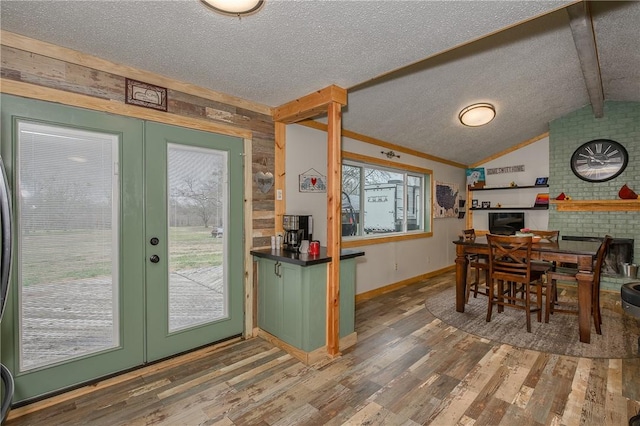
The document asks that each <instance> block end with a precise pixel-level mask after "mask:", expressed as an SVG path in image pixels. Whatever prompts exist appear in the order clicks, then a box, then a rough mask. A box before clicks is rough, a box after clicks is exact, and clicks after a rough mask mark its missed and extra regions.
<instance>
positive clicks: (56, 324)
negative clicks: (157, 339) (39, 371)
mask: <svg viewBox="0 0 640 426" xmlns="http://www.w3.org/2000/svg"><path fill="white" fill-rule="evenodd" d="M17 148H18V149H17V152H18V154H17V158H18V164H17V170H18V182H17V186H16V190H17V194H18V205H17V207H18V208H17V211H18V213H17V215H18V221H19V226H18V227H17V228H16V229H18V230H19V236H18V250H17V252H18V282H19V284H18V290H19V299H20V304H19V309H20V316H19V318H20V319H19V322H20V344H19V346H20V370H21V371H26V370H30V369H33V368H35V367H41V366H45V365H50V364H54V363H59V362H62V361H65V360H69V359H72V358H76V357H79V356H84V355H87V354H91V353H95V352H98V351H102V350H105V349H108V348H113V347H116V346H118V345H119V325H118V324H119V321H118V318H119V316H118V312H119V308H118V262H117V259H118V255H117V254H118V250H117V247H118V245H117V244H118V234H117V230H118V211H119V205H118V198H119V193H118V175H117V172H116V171H117V158H118V137H117V136H115V135H111V134H103V133H97V132H91V131H85V130H79V129H73V128H65V127H58V126H51V125H44V124H40V123H34V122H27V121H20V122H19V123H18V144H17Z"/></svg>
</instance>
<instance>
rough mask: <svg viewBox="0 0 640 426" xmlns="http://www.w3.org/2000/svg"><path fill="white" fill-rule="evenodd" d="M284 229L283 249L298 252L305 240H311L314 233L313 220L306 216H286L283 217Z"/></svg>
mask: <svg viewBox="0 0 640 426" xmlns="http://www.w3.org/2000/svg"><path fill="white" fill-rule="evenodd" d="M282 229H284V244H283V247H282V248H283V249H284V250H289V251H298V249H299V248H300V243H301V242H302V241H303V240H311V236H312V233H313V218H312V216H309V215H306V216H301V215H292V214H286V215H284V216H283V217H282Z"/></svg>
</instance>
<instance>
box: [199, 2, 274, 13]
mask: <svg viewBox="0 0 640 426" xmlns="http://www.w3.org/2000/svg"><path fill="white" fill-rule="evenodd" d="M201 1H202V3H204V4H206V5H207V6H209V7H210V8H212V9H213V10H215V11H216V12H221V13H226V14H229V15H246V14H249V13H252V12H255V11H256V10H258V9H260V7H261V6H262V4H263V3H264V1H263V0H201Z"/></svg>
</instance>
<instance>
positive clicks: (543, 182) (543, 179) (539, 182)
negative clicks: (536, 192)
mask: <svg viewBox="0 0 640 426" xmlns="http://www.w3.org/2000/svg"><path fill="white" fill-rule="evenodd" d="M548 182H549V178H548V177H539V178H536V186H544V185H547V183H548Z"/></svg>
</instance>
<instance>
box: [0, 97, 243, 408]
mask: <svg viewBox="0 0 640 426" xmlns="http://www.w3.org/2000/svg"><path fill="white" fill-rule="evenodd" d="M2 103H3V110H2V146H1V149H2V159H3V162H4V163H5V167H6V169H7V174H8V176H9V181H10V185H11V186H12V190H13V204H14V211H15V213H14V214H15V218H14V219H15V223H14V228H15V233H14V234H15V235H16V237H15V241H14V246H15V253H16V255H15V256H14V262H13V263H14V264H13V267H12V284H11V287H12V289H11V292H10V295H9V298H8V303H7V307H6V310H5V315H4V317H3V321H2V345H1V349H2V362H3V364H5V365H6V366H7V367H8V368H9V369H10V370H11V372H12V374H13V375H14V377H15V395H14V403H16V402H20V401H24V400H29V399H32V398H37V397H39V396H42V395H46V394H48V393H50V392H54V391H57V390H60V389H64V388H67V387H71V386H74V385H77V384H80V383H84V382H87V381H91V380H92V379H96V378H99V377H104V376H106V375H110V374H113V373H116V372H119V371H124V370H127V369H130V368H132V367H136V366H140V365H144V364H145V363H146V362H149V361H154V360H157V359H161V358H163V357H166V356H171V355H174V354H177V353H181V352H184V351H187V350H190V349H193V348H197V347H199V346H202V345H206V344H210V343H213V342H216V341H219V340H222V339H225V338H228V337H231V336H234V335H238V334H241V332H242V325H243V317H244V314H243V297H242V295H243V275H244V274H243V270H242V266H243V258H242V254H243V241H242V229H243V228H242V226H243V220H242V207H243V200H242V194H243V190H242V188H243V164H242V162H243V157H242V155H241V153H242V151H243V141H242V140H241V139H238V138H235V137H228V136H223V135H218V134H213V133H208V132H203V131H194V130H189V129H185V128H180V127H176V126H168V125H162V124H158V123H147V122H143V121H140V120H136V119H130V118H125V117H118V116H114V115H111V114H102V113H99V112H94V111H88V110H82V109H78V108H72V107H65V106H61V105H54V104H49V103H46V102H40V101H33V100H25V99H20V98H16V97H12V96H6V95H2ZM45 118H46V121H45ZM232 210H233V211H234V218H239V219H238V220H229V218H230V217H231V211H232Z"/></svg>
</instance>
